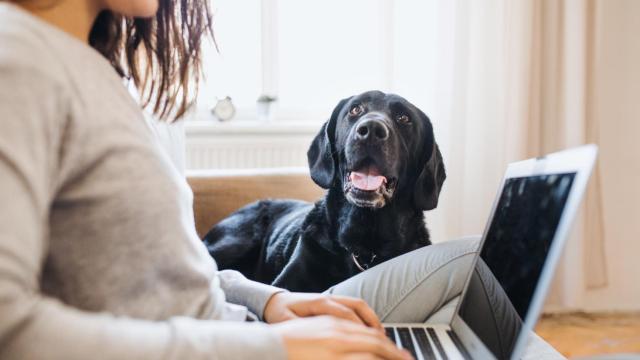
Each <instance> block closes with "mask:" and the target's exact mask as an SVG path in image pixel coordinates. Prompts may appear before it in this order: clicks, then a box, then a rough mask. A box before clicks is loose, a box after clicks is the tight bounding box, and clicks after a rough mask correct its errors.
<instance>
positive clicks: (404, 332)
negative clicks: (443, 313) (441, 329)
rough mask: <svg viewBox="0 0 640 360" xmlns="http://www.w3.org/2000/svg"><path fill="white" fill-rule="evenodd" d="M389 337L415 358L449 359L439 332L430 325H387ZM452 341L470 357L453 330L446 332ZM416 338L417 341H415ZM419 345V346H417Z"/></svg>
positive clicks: (386, 330) (466, 356) (463, 353)
mask: <svg viewBox="0 0 640 360" xmlns="http://www.w3.org/2000/svg"><path fill="white" fill-rule="evenodd" d="M384 330H385V333H386V334H387V337H388V338H389V339H391V341H393V342H394V343H396V344H397V345H398V346H399V347H401V348H403V349H406V350H407V351H409V352H410V353H411V355H413V357H414V358H415V359H424V360H432V359H434V360H437V359H440V360H449V357H448V356H447V353H446V352H445V350H444V347H443V346H442V343H441V341H440V339H439V338H438V334H437V333H436V331H435V330H434V329H433V328H429V327H402V326H397V327H393V326H388V327H385V329H384ZM446 333H447V335H448V336H449V338H450V339H451V341H452V342H453V343H454V344H455V345H456V347H457V348H458V350H459V351H460V353H461V354H462V355H463V357H464V358H465V359H469V358H470V357H469V355H468V353H467V352H466V351H465V350H464V348H462V344H460V342H459V340H458V338H457V337H456V336H453V333H452V332H451V331H447V332H446ZM414 340H415V342H414ZM416 345H417V346H416Z"/></svg>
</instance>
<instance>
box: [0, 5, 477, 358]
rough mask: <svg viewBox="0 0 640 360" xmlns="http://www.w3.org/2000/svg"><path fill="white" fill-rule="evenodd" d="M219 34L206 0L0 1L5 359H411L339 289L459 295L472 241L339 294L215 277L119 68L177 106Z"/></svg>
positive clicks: (152, 99) (385, 311) (372, 298)
mask: <svg viewBox="0 0 640 360" xmlns="http://www.w3.org/2000/svg"><path fill="white" fill-rule="evenodd" d="M134 18H135V20H132V19H134ZM123 21H125V24H126V25H125V26H124V27H123ZM208 34H210V18H209V12H208V9H207V6H206V2H205V1H204V0H203V1H200V0H175V1H171V0H164V1H160V2H159V1H158V0H131V1H129V0H43V1H38V0H31V1H29V0H26V1H15V2H8V1H0V44H1V45H0V214H1V215H0V358H3V359H13V358H15V359H44V358H60V359H88V358H94V359H102V358H105V359H107V358H117V359H125V358H136V359H138V358H139V359H160V358H166V359H199V358H203V359H204V358H207V359H244V358H247V359H248V358H262V359H282V358H285V357H288V358H289V359H313V358H317V359H379V358H384V359H405V358H408V357H410V355H409V354H408V353H406V352H405V351H401V350H398V349H397V348H396V347H395V346H394V345H393V344H392V343H391V342H390V341H388V340H387V339H386V338H385V337H384V335H383V332H382V331H381V324H380V320H379V319H378V317H377V316H376V314H375V313H374V310H372V309H371V308H370V307H369V306H368V305H367V304H366V303H365V302H364V301H362V300H359V299H357V298H352V297H346V296H344V295H352V296H358V297H361V298H365V299H367V300H368V302H369V303H370V304H371V306H372V307H373V308H374V309H375V312H377V313H378V315H380V316H381V317H383V320H388V321H421V320H424V319H427V318H428V317H429V316H430V315H432V314H434V313H436V311H437V310H438V309H441V308H443V307H444V308H445V309H446V308H448V307H447V306H445V305H447V304H451V302H450V300H451V299H453V298H454V297H455V296H457V295H458V294H459V293H460V290H461V286H462V284H463V282H464V276H465V275H466V271H464V270H462V269H464V266H463V265H464V264H467V265H468V264H469V262H470V259H471V256H472V253H473V251H474V249H475V243H473V242H469V241H462V242H452V243H447V244H443V245H434V246H431V247H429V248H428V249H424V250H419V251H418V252H414V253H412V254H409V255H408V256H409V259H411V261H399V262H395V263H392V264H384V265H383V267H377V268H378V270H376V271H377V272H376V271H374V272H371V270H370V271H367V272H365V273H363V274H361V276H358V277H356V278H353V279H350V280H348V281H347V282H345V283H343V284H339V285H337V286H336V287H334V288H333V289H331V290H330V291H329V292H330V293H332V295H320V294H296V293H288V292H285V291H283V290H281V289H277V288H274V287H271V286H266V285H262V284H258V283H255V282H252V281H249V280H247V279H245V278H243V277H242V276H241V275H240V274H239V273H237V272H232V271H221V272H217V270H216V266H215V262H213V261H212V260H211V258H210V257H209V255H208V253H207V251H206V250H205V248H204V246H203V245H202V244H201V242H200V240H199V239H198V237H197V235H196V233H195V229H194V226H193V216H192V212H191V204H192V203H191V201H192V198H191V197H192V194H191V192H190V189H189V187H188V185H187V184H186V182H185V180H184V178H181V177H180V176H179V175H178V174H177V173H176V171H175V170H174V169H173V167H172V166H171V165H170V163H169V161H168V159H167V157H166V155H164V154H163V153H162V152H161V151H160V150H159V147H158V145H157V144H156V142H155V140H154V139H153V138H152V136H151V133H150V131H149V129H148V128H147V127H146V125H145V122H144V120H143V115H142V112H141V109H140V107H139V105H138V102H136V101H134V100H133V99H132V98H131V97H130V96H129V93H128V92H127V91H126V90H125V87H124V86H123V81H122V77H123V76H124V77H130V78H131V79H132V80H133V82H134V83H135V85H136V87H137V88H138V90H139V92H140V93H141V94H142V103H143V104H144V105H145V106H146V105H149V106H150V107H151V108H152V109H153V111H154V112H155V114H156V115H157V116H158V117H159V118H162V119H169V120H172V119H177V118H179V117H180V116H182V115H183V114H184V112H185V110H186V108H187V106H188V101H189V99H190V98H191V96H192V91H191V90H193V89H194V88H195V85H196V83H195V82H194V80H196V79H197V76H198V75H199V65H200V62H199V61H200V60H199V56H200V52H199V48H200V44H201V42H202V41H204V40H203V39H204V37H205V36H206V35H208ZM434 259H436V260H438V261H440V262H441V263H442V264H451V265H452V266H450V267H445V266H440V267H438V266H435V265H434V266H425V264H429V261H431V264H432V265H433V264H435V263H436V262H435V261H434ZM454 265H455V266H454ZM384 266H386V267H387V270H384V269H385V268H384ZM380 269H383V271H381V270H380ZM456 269H457V270H456ZM372 270H375V268H374V269H372ZM372 274H373V275H372ZM438 276H440V277H446V278H447V279H449V280H448V281H441V282H440V283H439V284H434V283H433V282H431V283H430V282H429V281H428V280H429V279H431V278H436V277H438ZM337 294H340V295H337ZM427 294H430V296H427ZM433 294H437V296H433ZM416 299H417V300H416ZM253 314H255V315H256V316H257V317H258V318H260V319H261V320H264V322H266V323H269V324H265V323H263V322H256V321H254V322H249V321H246V320H248V319H252V318H254V315H253ZM316 315H329V316H316Z"/></svg>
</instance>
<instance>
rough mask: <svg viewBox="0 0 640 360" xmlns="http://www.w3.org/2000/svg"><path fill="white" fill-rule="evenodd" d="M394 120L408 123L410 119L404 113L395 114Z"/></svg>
mask: <svg viewBox="0 0 640 360" xmlns="http://www.w3.org/2000/svg"><path fill="white" fill-rule="evenodd" d="M396 120H397V121H398V122H399V123H400V124H409V123H410V122H411V119H410V118H409V116H407V115H405V114H401V115H398V116H396Z"/></svg>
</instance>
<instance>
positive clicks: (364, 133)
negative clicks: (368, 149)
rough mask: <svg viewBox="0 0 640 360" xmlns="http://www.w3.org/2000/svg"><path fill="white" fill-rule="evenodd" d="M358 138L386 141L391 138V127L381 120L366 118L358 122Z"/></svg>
mask: <svg viewBox="0 0 640 360" xmlns="http://www.w3.org/2000/svg"><path fill="white" fill-rule="evenodd" d="M355 138H356V140H362V141H364V140H372V141H376V140H377V141H384V140H387V139H388V138H389V129H388V128H387V126H386V125H385V124H384V123H383V122H382V121H380V120H375V119H371V120H365V121H363V122H361V123H360V124H358V127H357V128H356V134H355Z"/></svg>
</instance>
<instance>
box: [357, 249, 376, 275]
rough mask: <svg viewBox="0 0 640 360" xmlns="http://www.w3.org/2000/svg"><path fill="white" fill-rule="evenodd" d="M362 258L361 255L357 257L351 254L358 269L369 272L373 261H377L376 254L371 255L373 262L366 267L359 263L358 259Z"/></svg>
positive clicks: (370, 261) (371, 261)
mask: <svg viewBox="0 0 640 360" xmlns="http://www.w3.org/2000/svg"><path fill="white" fill-rule="evenodd" d="M359 257H360V255H356V254H354V253H351V259H353V263H354V264H356V267H357V268H358V269H359V270H360V271H365V270H367V269H368V268H369V267H370V266H371V264H372V263H373V260H375V259H376V254H371V260H369V262H367V263H366V264H364V265H361V264H360V261H358V258H359Z"/></svg>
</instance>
